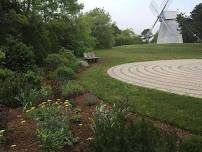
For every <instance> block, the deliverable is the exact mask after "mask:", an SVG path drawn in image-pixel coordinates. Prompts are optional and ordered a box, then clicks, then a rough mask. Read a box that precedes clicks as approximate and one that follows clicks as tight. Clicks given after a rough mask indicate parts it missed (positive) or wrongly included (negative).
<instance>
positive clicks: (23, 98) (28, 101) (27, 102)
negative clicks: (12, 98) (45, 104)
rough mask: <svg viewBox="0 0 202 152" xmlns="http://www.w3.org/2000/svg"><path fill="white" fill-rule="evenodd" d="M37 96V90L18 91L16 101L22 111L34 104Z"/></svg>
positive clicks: (38, 93)
mask: <svg viewBox="0 0 202 152" xmlns="http://www.w3.org/2000/svg"><path fill="white" fill-rule="evenodd" d="M39 95H40V92H39V91H38V90H36V89H29V88H26V89H24V90H21V91H20V93H19V94H18V95H17V97H16V99H17V100H18V101H19V103H20V104H21V105H22V107H23V109H24V110H26V109H28V108H30V107H32V106H33V105H34V104H36V102H37V99H38V96H39Z"/></svg>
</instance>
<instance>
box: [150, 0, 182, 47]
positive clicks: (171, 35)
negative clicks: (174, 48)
mask: <svg viewBox="0 0 202 152" xmlns="http://www.w3.org/2000/svg"><path fill="white" fill-rule="evenodd" d="M171 2H172V0H163V2H162V3H161V5H158V4H157V2H156V1H155V0H152V1H151V4H150V9H151V10H152V12H153V14H154V15H155V16H157V20H156V21H155V23H154V25H153V26H152V28H151V29H150V31H149V33H148V37H150V36H151V33H152V30H153V29H154V27H155V26H156V24H157V23H158V22H160V29H159V33H158V39H157V43H158V44H167V43H183V39H182V34H181V30H180V28H179V24H178V22H177V20H176V18H177V11H168V10H167V9H168V7H169V6H170V4H171Z"/></svg>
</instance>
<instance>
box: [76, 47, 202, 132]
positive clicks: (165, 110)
mask: <svg viewBox="0 0 202 152" xmlns="http://www.w3.org/2000/svg"><path fill="white" fill-rule="evenodd" d="M97 55H98V56H100V57H102V61H101V63H100V64H96V65H93V66H92V67H91V68H90V69H88V70H87V71H85V72H83V73H82V74H81V76H80V82H81V83H82V84H83V85H84V86H85V87H86V88H87V89H88V90H91V91H92V92H93V93H95V94H96V95H97V96H98V97H99V98H101V99H103V100H104V101H105V102H108V103H115V102H118V101H120V100H124V99H126V98H128V99H129V102H130V107H131V111H134V112H139V113H141V114H142V115H146V116H149V117H152V118H153V119H158V120H161V121H163V122H167V123H169V124H172V125H175V126H177V127H180V128H183V129H186V130H189V131H191V132H192V133H194V134H197V135H202V99H197V98H192V97H186V96H180V95H175V94H171V93H166V92H161V91H156V90H151V89H146V88H142V87H137V86H133V85H129V84H126V83H123V82H120V81H118V80H115V79H113V78H111V77H109V76H108V75H107V70H108V69H109V68H110V67H112V66H114V65H119V64H122V63H130V62H138V61H151V60H162V59H193V58H197V59H198V58H201V59H202V44H183V45H136V46H122V47H116V48H113V49H110V50H98V51H97Z"/></svg>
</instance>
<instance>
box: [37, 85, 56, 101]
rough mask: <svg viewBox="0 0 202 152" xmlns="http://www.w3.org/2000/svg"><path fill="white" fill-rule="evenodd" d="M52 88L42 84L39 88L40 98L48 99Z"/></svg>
mask: <svg viewBox="0 0 202 152" xmlns="http://www.w3.org/2000/svg"><path fill="white" fill-rule="evenodd" d="M52 94H53V92H52V88H51V86H42V87H41V90H40V99H41V100H42V101H48V100H49V99H51V97H52Z"/></svg>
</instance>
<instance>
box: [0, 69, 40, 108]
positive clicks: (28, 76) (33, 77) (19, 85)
mask: <svg viewBox="0 0 202 152" xmlns="http://www.w3.org/2000/svg"><path fill="white" fill-rule="evenodd" d="M0 84H1V87H0V104H3V105H6V106H8V107H18V106H20V105H22V104H21V103H20V102H19V100H17V98H16V97H17V96H20V94H21V93H22V90H26V92H29V91H30V90H31V89H33V90H35V89H37V90H39V89H40V88H41V77H40V76H39V75H38V74H36V73H34V72H31V71H28V72H27V73H25V74H24V73H16V74H14V75H13V76H12V77H9V78H7V79H6V80H1V79H0ZM26 94H27V93H26Z"/></svg>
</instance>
